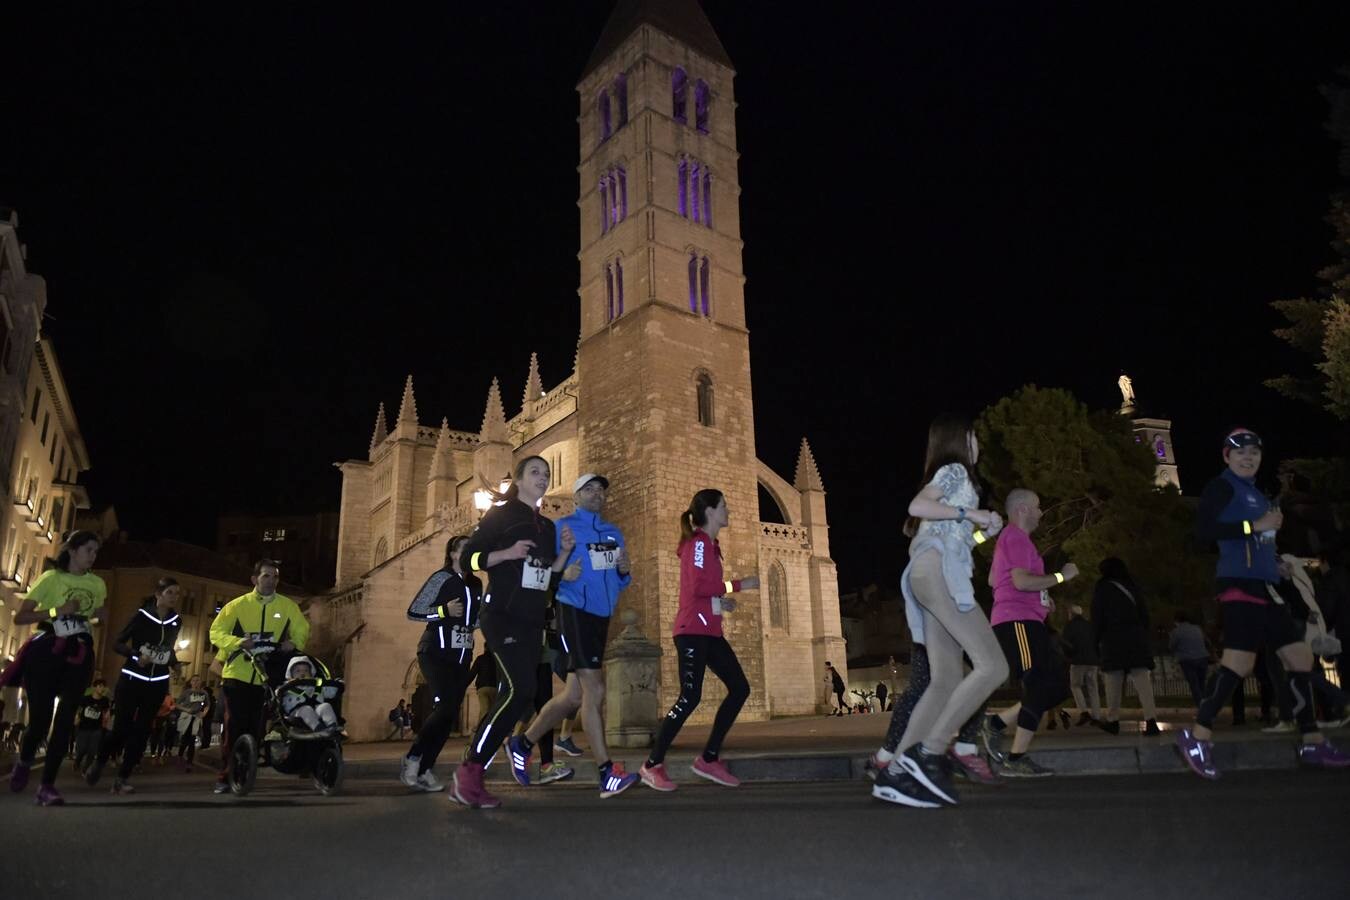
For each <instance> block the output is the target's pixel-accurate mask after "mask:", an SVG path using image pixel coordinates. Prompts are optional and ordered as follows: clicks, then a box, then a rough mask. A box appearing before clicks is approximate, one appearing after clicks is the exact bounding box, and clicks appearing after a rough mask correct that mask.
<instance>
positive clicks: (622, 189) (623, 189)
mask: <svg viewBox="0 0 1350 900" xmlns="http://www.w3.org/2000/svg"><path fill="white" fill-rule="evenodd" d="M615 172H616V173H617V174H618V181H619V221H620V222H622V221H623V220H624V219H626V218H628V172H627V171H626V170H625V169H624V167H623V166H619V167H618V168H617V169H616V170H615Z"/></svg>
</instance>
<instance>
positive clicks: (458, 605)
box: [445, 600, 464, 618]
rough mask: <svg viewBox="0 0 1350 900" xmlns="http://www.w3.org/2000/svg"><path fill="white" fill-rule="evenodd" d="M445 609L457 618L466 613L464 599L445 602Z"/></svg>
mask: <svg viewBox="0 0 1350 900" xmlns="http://www.w3.org/2000/svg"><path fill="white" fill-rule="evenodd" d="M445 611H446V612H447V613H449V614H450V615H451V616H453V617H455V618H458V617H460V616H462V615H464V601H463V600H451V601H450V602H449V603H447V604H445Z"/></svg>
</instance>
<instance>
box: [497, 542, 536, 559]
mask: <svg viewBox="0 0 1350 900" xmlns="http://www.w3.org/2000/svg"><path fill="white" fill-rule="evenodd" d="M533 549H534V541H531V540H527V539H525V538H521V539H520V540H518V541H516V542H515V543H514V544H512V545H511V546H510V547H507V548H506V549H505V550H500V551H498V552H499V553H501V555H502V559H504V560H506V559H524V558H525V557H527V556H529V555H530V551H531V550H533Z"/></svg>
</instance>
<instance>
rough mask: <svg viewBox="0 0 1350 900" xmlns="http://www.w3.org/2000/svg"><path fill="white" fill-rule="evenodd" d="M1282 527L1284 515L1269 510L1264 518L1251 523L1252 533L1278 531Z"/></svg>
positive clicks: (1275, 510) (1274, 510) (1277, 511)
mask: <svg viewBox="0 0 1350 900" xmlns="http://www.w3.org/2000/svg"><path fill="white" fill-rule="evenodd" d="M1283 525H1284V513H1282V512H1280V511H1279V510H1278V509H1272V510H1269V511H1268V512H1267V513H1266V514H1265V515H1264V516H1262V517H1261V518H1259V519H1257V520H1256V521H1255V522H1253V523H1252V531H1255V532H1262V531H1279V530H1280V527H1281V526H1283Z"/></svg>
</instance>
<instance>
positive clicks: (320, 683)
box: [277, 656, 342, 732]
mask: <svg viewBox="0 0 1350 900" xmlns="http://www.w3.org/2000/svg"><path fill="white" fill-rule="evenodd" d="M316 668H317V667H316V666H315V663H314V661H313V660H312V659H310V657H308V656H297V657H295V658H294V659H292V660H291V661H290V662H289V663H287V664H286V681H285V683H284V684H283V685H282V686H281V688H280V690H278V691H277V697H278V700H279V701H280V703H281V710H282V712H283V713H285V715H286V720H287V724H289V725H291V726H293V727H301V726H303V727H304V728H305V729H307V730H309V731H312V732H318V731H324V732H332V731H335V730H337V729H338V728H340V727H341V724H340V722H339V721H338V716H337V712H336V711H335V710H334V709H333V704H332V703H331V702H329V701H331V700H336V699H337V698H338V696H339V695H340V694H341V693H342V682H341V681H337V680H334V679H332V678H315V669H316ZM324 672H325V674H327V670H326V669H325V670H324Z"/></svg>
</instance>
